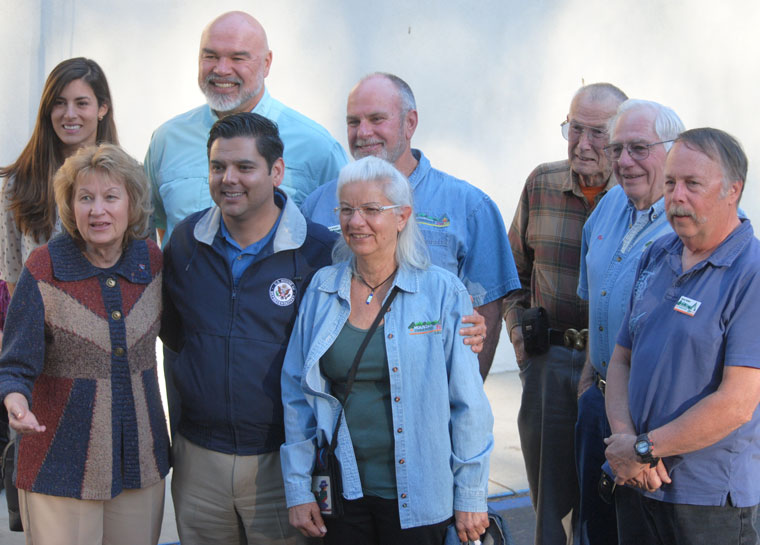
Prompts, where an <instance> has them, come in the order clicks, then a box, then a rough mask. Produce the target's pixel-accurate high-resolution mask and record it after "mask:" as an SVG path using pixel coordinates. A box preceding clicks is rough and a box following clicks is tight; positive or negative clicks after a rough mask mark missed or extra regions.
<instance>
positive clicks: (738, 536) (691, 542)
mask: <svg viewBox="0 0 760 545" xmlns="http://www.w3.org/2000/svg"><path fill="white" fill-rule="evenodd" d="M641 506H642V509H643V511H644V517H645V519H646V522H647V527H648V530H649V534H650V537H649V539H648V540H647V541H646V543H653V544H658V545H724V544H725V545H757V544H758V543H760V540H758V535H757V531H756V530H755V527H754V523H755V519H756V517H757V505H754V506H752V507H734V506H733V505H730V504H728V505H725V506H722V507H721V506H713V505H686V504H681V503H667V502H662V501H657V500H653V499H651V498H646V497H644V496H642V497H641Z"/></svg>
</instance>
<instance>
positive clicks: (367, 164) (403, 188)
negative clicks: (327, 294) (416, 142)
mask: <svg viewBox="0 0 760 545" xmlns="http://www.w3.org/2000/svg"><path fill="white" fill-rule="evenodd" d="M352 183H377V184H378V186H379V187H380V188H381V190H382V191H383V195H385V197H386V198H387V199H388V200H389V201H390V202H391V203H393V204H395V205H400V206H409V207H411V208H412V215H411V216H410V217H409V221H407V222H406V226H404V228H403V229H402V230H401V232H400V233H399V234H398V240H397V242H396V263H398V266H399V267H405V268H415V269H427V268H428V267H429V266H430V257H429V255H428V251H427V246H426V245H425V239H424V238H423V237H422V232H421V231H420V228H419V226H418V225H417V222H416V221H415V218H414V207H413V206H412V201H413V199H412V187H411V186H410V185H409V181H408V180H407V179H406V177H405V176H404V175H403V174H401V173H400V172H399V171H398V170H397V169H396V167H394V166H393V165H392V164H391V163H389V162H387V161H385V160H384V159H379V158H377V157H374V156H372V155H369V156H367V157H364V158H362V159H359V160H358V161H354V162H353V163H349V164H347V165H346V166H344V167H343V168H342V169H341V171H340V175H339V176H338V190H337V197H338V200H340V193H341V191H342V189H343V187H345V186H346V185H347V184H352ZM393 212H394V213H395V214H400V213H401V211H400V209H399V208H395V209H393ZM332 257H333V263H339V262H341V261H348V260H351V262H352V266H353V263H355V259H354V254H353V252H352V251H351V249H350V248H349V247H348V245H347V244H346V241H345V239H344V238H343V237H340V238H339V239H338V241H337V242H336V243H335V247H334V248H333V252H332Z"/></svg>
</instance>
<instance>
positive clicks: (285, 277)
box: [161, 199, 335, 455]
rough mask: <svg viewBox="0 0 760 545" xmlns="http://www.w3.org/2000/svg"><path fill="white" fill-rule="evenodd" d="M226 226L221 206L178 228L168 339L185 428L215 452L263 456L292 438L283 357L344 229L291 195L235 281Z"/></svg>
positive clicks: (168, 254)
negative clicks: (310, 212) (304, 210)
mask: <svg viewBox="0 0 760 545" xmlns="http://www.w3.org/2000/svg"><path fill="white" fill-rule="evenodd" d="M220 223H221V211H220V209H219V208H218V207H216V206H215V207H212V208H209V209H206V210H203V211H201V212H197V213H195V214H192V215H190V216H188V217H187V218H186V219H185V220H183V221H182V222H181V223H179V224H178V225H177V227H176V229H175V231H174V232H173V233H172V237H171V240H170V242H169V243H168V244H167V246H166V249H165V250H164V315H163V320H162V327H161V339H162V340H163V341H164V343H165V344H166V345H167V346H168V347H169V348H170V349H172V350H174V351H176V352H178V353H179V355H178V358H177V360H176V361H175V362H174V364H173V366H172V367H173V375H174V384H175V387H176V389H177V393H178V395H179V404H180V407H179V409H180V420H179V425H178V431H179V433H181V434H182V435H183V436H184V437H186V438H187V439H189V440H190V441H192V442H193V443H195V444H197V445H199V446H201V447H203V448H206V449H209V450H214V451H217V452H224V453H229V454H240V455H251V454H261V453H264V452H271V451H275V450H277V449H279V448H280V445H281V444H282V443H283V442H284V441H285V432H284V429H283V416H282V400H281V396H280V372H281V370H282V361H283V359H284V357H285V350H286V349H287V346H288V339H289V337H290V332H291V330H292V328H293V322H294V321H295V318H296V315H297V313H298V306H299V303H300V302H301V298H302V296H303V293H304V291H305V290H306V286H307V285H308V283H309V281H310V280H311V277H312V275H313V274H314V272H316V271H317V270H318V269H320V268H321V267H324V266H325V265H329V264H330V262H331V259H330V252H331V249H332V245H333V242H334V241H335V235H334V234H333V233H330V232H329V231H328V230H327V229H326V228H325V227H323V226H321V225H318V224H316V223H311V222H309V221H307V220H306V219H305V218H304V217H303V215H301V213H300V211H299V210H298V207H297V206H296V205H295V204H293V203H292V202H291V200H290V199H287V200H286V201H285V206H284V207H283V212H282V217H281V219H280V223H279V225H278V227H277V231H276V232H275V234H274V236H273V237H272V240H270V242H269V243H268V244H267V246H265V247H264V248H263V249H262V251H261V252H260V253H259V254H258V256H257V257H256V260H255V261H254V262H253V264H251V265H250V266H249V267H248V268H247V269H246V270H245V271H244V272H243V275H242V276H241V277H240V280H239V282H238V285H237V287H235V285H234V283H233V280H232V269H231V267H230V265H229V263H228V262H227V259H226V257H225V254H224V251H223V245H224V244H225V242H224V240H223V238H222V236H221V229H220ZM174 403H176V401H174ZM172 405H173V402H172V400H170V406H169V410H170V412H172V411H173V410H176V407H175V408H173V407H172Z"/></svg>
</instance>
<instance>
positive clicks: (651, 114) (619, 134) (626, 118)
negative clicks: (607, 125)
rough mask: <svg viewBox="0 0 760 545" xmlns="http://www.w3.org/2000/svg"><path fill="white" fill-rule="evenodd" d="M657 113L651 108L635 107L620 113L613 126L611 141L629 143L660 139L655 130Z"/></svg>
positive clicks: (649, 141)
mask: <svg viewBox="0 0 760 545" xmlns="http://www.w3.org/2000/svg"><path fill="white" fill-rule="evenodd" d="M656 116H657V113H656V112H655V111H654V110H653V109H651V108H646V107H642V108H635V109H632V110H628V111H625V112H623V113H622V114H620V116H619V117H618V119H617V121H616V122H615V126H614V127H613V128H612V135H611V137H610V142H615V143H621V144H628V143H631V142H646V143H651V142H655V141H657V140H659V137H658V136H657V131H656V130H655V117H656Z"/></svg>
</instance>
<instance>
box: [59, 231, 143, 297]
mask: <svg viewBox="0 0 760 545" xmlns="http://www.w3.org/2000/svg"><path fill="white" fill-rule="evenodd" d="M48 252H49V253H50V261H51V262H52V264H53V276H54V277H55V278H56V279H57V280H60V281H61V282H75V281H77V280H85V279H87V278H91V277H93V276H99V275H101V274H103V273H104V272H105V271H107V272H108V274H118V275H119V276H121V277H123V278H125V279H126V280H128V281H129V282H132V283H133V284H149V283H150V281H151V279H152V277H151V272H150V254H149V252H148V244H147V243H146V242H145V241H144V240H133V241H132V242H130V243H129V244H128V245H127V248H126V249H125V250H124V252H123V253H122V254H121V258H119V261H118V262H117V263H116V265H114V266H113V267H111V268H109V269H100V268H98V267H96V266H95V265H93V264H92V263H90V262H89V261H88V260H87V258H86V257H85V256H84V254H83V253H82V250H80V249H79V246H77V243H76V242H75V241H74V239H73V238H72V237H71V235H70V234H69V233H68V232H65V231H64V232H63V233H61V234H60V235H58V236H56V237H54V238H52V239H51V240H50V242H48Z"/></svg>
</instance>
